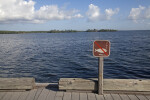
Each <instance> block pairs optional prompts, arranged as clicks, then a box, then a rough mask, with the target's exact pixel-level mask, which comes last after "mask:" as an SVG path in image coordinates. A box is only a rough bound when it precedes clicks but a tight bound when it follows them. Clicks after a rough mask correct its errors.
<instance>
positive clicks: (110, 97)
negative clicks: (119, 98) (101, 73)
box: [104, 94, 113, 100]
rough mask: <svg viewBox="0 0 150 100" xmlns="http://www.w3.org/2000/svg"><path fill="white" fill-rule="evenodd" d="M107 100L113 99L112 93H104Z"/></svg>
mask: <svg viewBox="0 0 150 100" xmlns="http://www.w3.org/2000/svg"><path fill="white" fill-rule="evenodd" d="M104 98H105V100H113V98H112V96H111V95H110V94H104Z"/></svg>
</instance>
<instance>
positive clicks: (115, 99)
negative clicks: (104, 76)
mask: <svg viewBox="0 0 150 100" xmlns="http://www.w3.org/2000/svg"><path fill="white" fill-rule="evenodd" d="M111 96H112V98H113V99H114V100H121V97H120V96H119V94H111Z"/></svg>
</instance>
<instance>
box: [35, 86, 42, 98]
mask: <svg viewBox="0 0 150 100" xmlns="http://www.w3.org/2000/svg"><path fill="white" fill-rule="evenodd" d="M42 91H43V88H38V89H37V91H36V94H35V97H34V100H37V99H38V97H39V96H40V94H41V92H42Z"/></svg>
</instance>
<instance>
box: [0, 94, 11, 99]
mask: <svg viewBox="0 0 150 100" xmlns="http://www.w3.org/2000/svg"><path fill="white" fill-rule="evenodd" d="M11 96H12V92H7V93H6V95H5V96H4V97H3V98H2V100H10V98H11Z"/></svg>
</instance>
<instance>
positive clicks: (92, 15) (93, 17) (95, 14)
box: [86, 4, 119, 21]
mask: <svg viewBox="0 0 150 100" xmlns="http://www.w3.org/2000/svg"><path fill="white" fill-rule="evenodd" d="M118 12H119V8H116V9H114V10H113V9H111V8H109V9H105V14H102V13H101V12H100V8H99V7H98V6H96V5H93V4H90V5H89V8H88V11H87V13H86V15H87V17H88V21H98V20H110V19H111V17H112V16H113V15H114V14H117V13H118Z"/></svg>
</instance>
